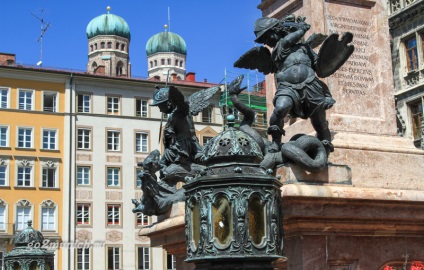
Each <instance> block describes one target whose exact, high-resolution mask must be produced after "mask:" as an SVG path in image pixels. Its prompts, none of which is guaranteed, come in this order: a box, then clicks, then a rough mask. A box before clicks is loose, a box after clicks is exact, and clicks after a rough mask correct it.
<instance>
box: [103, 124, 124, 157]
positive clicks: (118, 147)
mask: <svg viewBox="0 0 424 270" xmlns="http://www.w3.org/2000/svg"><path fill="white" fill-rule="evenodd" d="M109 133H110V134H109ZM116 133H118V136H117V137H116V136H115V135H113V136H110V135H112V134H116ZM109 140H111V141H110V142H109ZM115 140H117V142H116V141H115ZM106 151H107V152H122V130H121V129H117V128H106Z"/></svg>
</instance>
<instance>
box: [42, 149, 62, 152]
mask: <svg viewBox="0 0 424 270" xmlns="http://www.w3.org/2000/svg"><path fill="white" fill-rule="evenodd" d="M40 151H41V152H54V153H60V150H59V149H40Z"/></svg>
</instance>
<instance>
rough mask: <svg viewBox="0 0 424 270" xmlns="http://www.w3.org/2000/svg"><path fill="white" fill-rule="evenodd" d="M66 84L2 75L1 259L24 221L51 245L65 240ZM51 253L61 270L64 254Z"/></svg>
mask: <svg viewBox="0 0 424 270" xmlns="http://www.w3.org/2000/svg"><path fill="white" fill-rule="evenodd" d="M68 78H69V76H68V75H66V74H57V73H48V72H40V71H36V70H34V71H28V70H25V69H18V68H13V69H12V68H11V69H8V68H5V69H3V68H2V69H1V70H0V102H1V104H0V258H1V257H3V256H4V254H5V253H6V252H8V251H10V250H11V248H12V241H13V237H14V235H15V233H16V232H17V231H20V230H23V229H25V228H26V227H27V220H32V221H33V227H34V229H36V230H39V231H41V232H42V233H43V235H44V236H45V238H46V239H48V240H49V241H51V242H57V241H59V242H60V241H63V240H64V238H63V234H64V228H63V227H64V226H63V224H67V223H69V222H67V219H68V218H67V216H69V214H68V210H66V209H67V207H65V206H64V203H66V200H64V198H65V195H64V193H65V191H66V190H67V188H68V187H67V185H68V184H67V182H68V181H65V179H66V177H67V176H66V174H67V169H65V167H66V164H65V160H66V157H65V154H66V152H67V147H66V146H65V145H64V144H65V142H66V139H65V137H66V132H67V131H66V129H65V122H66V121H65V115H66V98H65V93H66V82H67V80H68ZM64 217H65V219H66V220H64ZM64 221H66V223H65V222H64ZM53 250H54V251H55V253H56V255H55V260H56V261H55V264H56V267H57V269H62V252H66V251H63V250H60V249H56V250H55V249H53ZM1 253H3V254H1Z"/></svg>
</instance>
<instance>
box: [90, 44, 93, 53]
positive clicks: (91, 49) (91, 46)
mask: <svg viewBox="0 0 424 270" xmlns="http://www.w3.org/2000/svg"><path fill="white" fill-rule="evenodd" d="M92 51H93V44H91V45H90V52H92Z"/></svg>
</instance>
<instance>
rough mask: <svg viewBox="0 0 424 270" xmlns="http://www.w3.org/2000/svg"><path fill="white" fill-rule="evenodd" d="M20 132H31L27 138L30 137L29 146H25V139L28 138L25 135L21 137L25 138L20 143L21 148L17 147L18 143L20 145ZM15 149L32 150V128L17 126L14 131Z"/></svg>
mask: <svg viewBox="0 0 424 270" xmlns="http://www.w3.org/2000/svg"><path fill="white" fill-rule="evenodd" d="M21 130H30V131H31V134H30V136H29V137H30V141H29V144H30V146H26V144H27V140H26V137H27V136H28V135H27V134H24V135H23V136H24V137H25V140H24V141H23V142H22V143H23V146H19V143H20V138H19V136H20V135H19V132H20V131H21ZM16 148H19V149H34V127H24V126H18V127H17V129H16Z"/></svg>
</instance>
